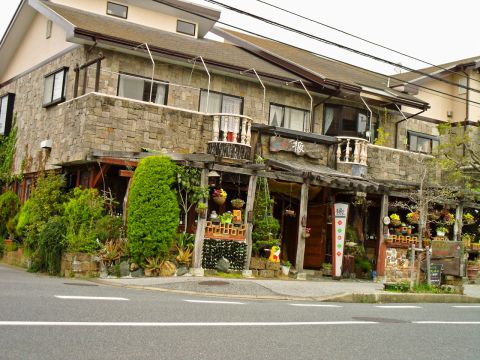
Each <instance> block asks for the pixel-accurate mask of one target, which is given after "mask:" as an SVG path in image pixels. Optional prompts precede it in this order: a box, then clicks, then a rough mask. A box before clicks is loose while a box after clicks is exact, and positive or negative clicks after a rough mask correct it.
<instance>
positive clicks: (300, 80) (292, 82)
mask: <svg viewBox="0 0 480 360" xmlns="http://www.w3.org/2000/svg"><path fill="white" fill-rule="evenodd" d="M297 82H299V83H300V84H302V87H303V89H304V90H305V92H306V93H307V95H308V97H309V98H310V114H309V115H310V116H309V119H308V121H309V124H308V125H309V126H308V128H310V129H311V127H312V112H313V97H312V95H310V92H309V91H308V90H307V87H306V86H305V84H304V83H303V81H302V79H298V80H293V81H289V82H287V83H285V85H290V84H294V83H297Z"/></svg>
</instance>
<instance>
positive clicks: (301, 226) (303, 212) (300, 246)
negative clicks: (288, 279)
mask: <svg viewBox="0 0 480 360" xmlns="http://www.w3.org/2000/svg"><path fill="white" fill-rule="evenodd" d="M309 187H310V180H309V179H306V180H305V182H304V183H303V184H302V190H301V193H300V213H299V216H298V220H299V221H298V234H297V236H298V237H297V239H298V242H297V256H296V259H295V269H296V270H297V273H299V272H302V271H303V261H304V258H305V237H304V236H303V234H304V230H305V227H306V225H307V211H308V188H309Z"/></svg>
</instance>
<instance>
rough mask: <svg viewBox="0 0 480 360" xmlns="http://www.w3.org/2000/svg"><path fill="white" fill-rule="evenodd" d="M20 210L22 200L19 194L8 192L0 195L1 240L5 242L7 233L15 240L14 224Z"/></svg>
mask: <svg viewBox="0 0 480 360" xmlns="http://www.w3.org/2000/svg"><path fill="white" fill-rule="evenodd" d="M19 210H20V199H19V198H18V196H17V194H15V193H14V192H12V191H7V192H6V193H3V194H2V195H0V240H3V239H4V238H5V237H6V235H7V233H9V234H10V235H11V236H10V237H11V238H13V236H14V235H15V234H14V232H15V231H14V227H12V226H11V225H12V222H13V219H14V218H15V216H16V215H17V213H18V211H19Z"/></svg>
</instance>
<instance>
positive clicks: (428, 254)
mask: <svg viewBox="0 0 480 360" xmlns="http://www.w3.org/2000/svg"><path fill="white" fill-rule="evenodd" d="M425 255H426V256H427V268H426V269H425V270H426V271H427V285H429V286H430V285H431V283H432V274H431V273H430V247H428V246H427V247H426V248H425Z"/></svg>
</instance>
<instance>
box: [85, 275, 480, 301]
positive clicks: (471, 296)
mask: <svg viewBox="0 0 480 360" xmlns="http://www.w3.org/2000/svg"><path fill="white" fill-rule="evenodd" d="M94 281H96V282H99V283H102V284H107V285H112V286H120V287H131V288H141V289H146V290H156V291H169V292H176V293H183V294H192V295H205V296H222V297H236V298H251V299H276V300H315V301H347V302H480V286H479V285H466V286H465V295H449V294H400V293H387V292H385V291H383V284H381V283H374V282H371V281H361V280H341V281H335V280H331V279H321V280H314V281H310V280H307V281H298V280H290V279H288V280H287V279H286V280H263V279H230V278H220V277H167V278H162V277H145V278H120V279H117V278H109V279H95V280H94Z"/></svg>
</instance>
